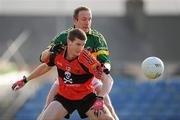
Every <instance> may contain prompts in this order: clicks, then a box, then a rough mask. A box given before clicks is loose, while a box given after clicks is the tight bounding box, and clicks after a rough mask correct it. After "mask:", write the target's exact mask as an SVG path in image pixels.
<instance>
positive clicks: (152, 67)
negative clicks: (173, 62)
mask: <svg viewBox="0 0 180 120" xmlns="http://www.w3.org/2000/svg"><path fill="white" fill-rule="evenodd" d="M141 68H142V71H143V73H144V75H145V76H146V77H147V78H148V79H156V78H158V77H160V76H161V75H162V74H163V72H164V63H163V62H162V60H161V59H159V58H158V57H148V58H146V59H145V60H144V61H143V62H142V64H141Z"/></svg>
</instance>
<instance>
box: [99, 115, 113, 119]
mask: <svg viewBox="0 0 180 120" xmlns="http://www.w3.org/2000/svg"><path fill="white" fill-rule="evenodd" d="M98 120H114V118H113V117H112V116H109V115H101V116H100V117H99V119H98Z"/></svg>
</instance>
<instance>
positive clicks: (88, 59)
mask: <svg viewBox="0 0 180 120" xmlns="http://www.w3.org/2000/svg"><path fill="white" fill-rule="evenodd" d="M78 60H79V62H80V63H82V64H83V65H85V66H86V67H87V68H88V70H89V72H90V73H91V74H93V75H94V76H95V77H96V78H98V79H100V78H101V76H102V73H103V67H102V66H101V64H100V63H99V62H98V61H97V60H96V59H95V58H94V57H93V56H92V54H91V53H90V52H89V51H87V50H83V51H82V52H81V54H80V56H79V58H78Z"/></svg>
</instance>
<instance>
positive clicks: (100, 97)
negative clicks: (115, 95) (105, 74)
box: [96, 96, 104, 99]
mask: <svg viewBox="0 0 180 120" xmlns="http://www.w3.org/2000/svg"><path fill="white" fill-rule="evenodd" d="M96 98H99V99H104V97H102V96H96Z"/></svg>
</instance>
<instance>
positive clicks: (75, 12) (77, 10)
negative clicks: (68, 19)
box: [73, 6, 91, 19]
mask: <svg viewBox="0 0 180 120" xmlns="http://www.w3.org/2000/svg"><path fill="white" fill-rule="evenodd" d="M83 10H84V11H91V9H90V8H88V7H85V6H81V7H78V8H76V9H75V10H74V14H73V17H74V18H75V19H78V15H79V12H80V11H83Z"/></svg>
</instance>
